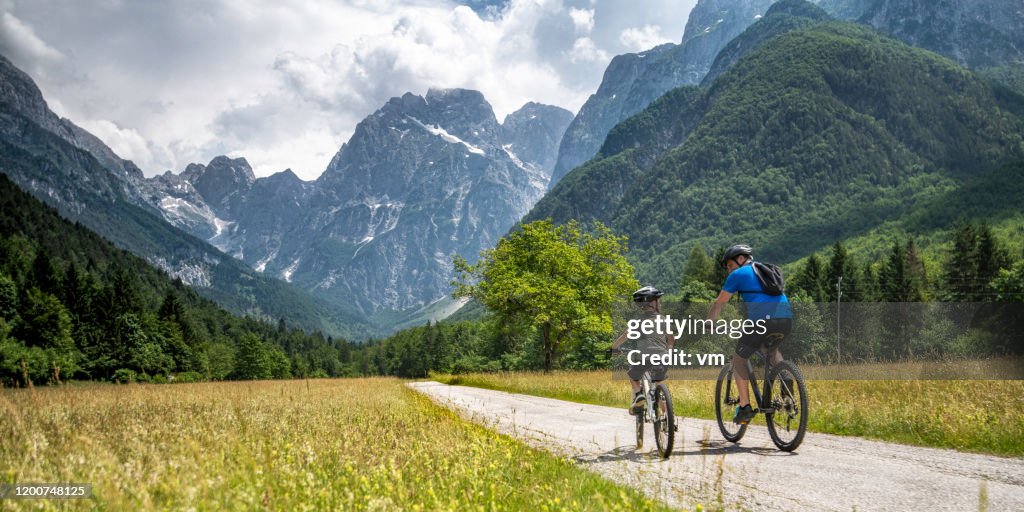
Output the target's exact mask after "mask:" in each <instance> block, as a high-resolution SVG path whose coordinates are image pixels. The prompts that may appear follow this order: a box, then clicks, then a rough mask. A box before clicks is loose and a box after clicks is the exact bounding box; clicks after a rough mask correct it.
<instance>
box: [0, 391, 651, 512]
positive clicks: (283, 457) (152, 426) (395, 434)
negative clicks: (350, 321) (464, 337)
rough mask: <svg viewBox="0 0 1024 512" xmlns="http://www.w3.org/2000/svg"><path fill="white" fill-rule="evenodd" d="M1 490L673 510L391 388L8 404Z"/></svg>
mask: <svg viewBox="0 0 1024 512" xmlns="http://www.w3.org/2000/svg"><path fill="white" fill-rule="evenodd" d="M0 478H2V479H3V481H5V482H12V483H13V482H78V483H92V485H93V496H94V498H93V499H92V500H72V501H64V502H44V501H33V502H25V501H18V502H15V501H14V500H4V502H2V503H0V508H3V509H12V508H14V507H16V506H26V505H29V506H37V507H43V508H53V507H56V506H61V507H70V508H88V509H92V508H99V509H109V510H139V509H186V508H188V509H197V510H209V509H241V510H254V509H273V510H505V509H515V510H560V509H565V508H569V509H583V510H636V509H642V510H651V509H658V508H659V505H658V504H656V503H653V502H652V501H650V500H647V499H645V498H644V497H642V496H641V495H639V494H638V493H637V492H635V491H632V490H629V489H626V488H623V487H620V486H618V485H615V484H612V483H610V482H608V481H605V480H602V479H601V478H599V477H597V476H596V475H593V474H591V473H589V472H586V471H584V470H582V469H579V468H576V467H575V466H573V465H572V464H571V463H570V462H566V461H564V460H561V459H559V458H557V457H554V456H552V455H549V454H547V453H544V452H540V451H536V450H533V449H530V448H528V447H526V446H525V445H523V444H520V443H519V442H517V441H515V440H512V439H510V438H508V437H505V436H501V435H498V434H495V433H493V432H490V431H488V430H486V429H484V428H481V427H478V426H475V425H472V424H470V423H467V422H464V421H462V420H461V419H459V418H458V417H457V416H455V415H454V414H453V413H451V412H449V411H447V410H444V409H443V408H441V407H439V406H436V405H434V404H433V403H431V402H430V401H429V400H427V399H426V398H423V397H421V396H420V395H418V394H416V393H414V392H412V391H410V390H408V389H406V388H405V386H403V385H402V382H401V381H398V380H396V379H387V378H376V379H358V380H311V381H263V382H235V383H206V384H182V385H170V386H167V385H163V386H161V385H127V386H113V385H107V386H101V385H94V386H75V387H56V388H46V389H35V390H11V389H6V390H2V391H0Z"/></svg>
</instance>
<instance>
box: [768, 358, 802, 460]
mask: <svg viewBox="0 0 1024 512" xmlns="http://www.w3.org/2000/svg"><path fill="white" fill-rule="evenodd" d="M768 379H769V382H770V383H771V385H770V387H769V390H768V392H769V398H768V400H767V402H768V403H769V404H771V412H767V413H765V420H766V421H767V422H768V434H769V435H771V437H772V442H773V443H775V446H778V447H779V449H780V450H782V451H786V452H791V451H793V450H796V448H797V447H798V446H800V443H801V442H803V440H804V434H805V433H806V432H807V386H806V385H805V384H804V377H803V375H801V374H800V370H798V369H797V367H796V366H795V365H794V364H793V363H791V362H789V361H782V362H781V363H778V364H776V365H773V366H772V370H771V373H770V374H769V376H768Z"/></svg>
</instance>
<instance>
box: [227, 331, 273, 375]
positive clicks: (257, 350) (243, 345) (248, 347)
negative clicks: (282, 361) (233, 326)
mask: <svg viewBox="0 0 1024 512" xmlns="http://www.w3.org/2000/svg"><path fill="white" fill-rule="evenodd" d="M234 373H235V377H236V378H239V379H248V380H256V379H269V378H271V377H273V366H272V362H271V359H270V354H269V351H268V350H267V347H266V346H265V345H264V343H263V341H262V340H260V339H259V338H258V337H257V336H256V335H255V334H253V333H248V332H247V333H245V334H243V335H242V337H241V338H239V340H238V353H237V355H236V356H235V372H234Z"/></svg>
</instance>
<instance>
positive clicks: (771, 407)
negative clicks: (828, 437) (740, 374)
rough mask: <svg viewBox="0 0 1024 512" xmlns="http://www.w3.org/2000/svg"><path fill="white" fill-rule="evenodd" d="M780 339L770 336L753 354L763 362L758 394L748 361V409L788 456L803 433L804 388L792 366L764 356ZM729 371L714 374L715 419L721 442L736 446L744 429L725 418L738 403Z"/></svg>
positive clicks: (786, 362) (804, 424) (805, 408)
mask: <svg viewBox="0 0 1024 512" xmlns="http://www.w3.org/2000/svg"><path fill="white" fill-rule="evenodd" d="M782 339H783V337H782V335H780V334H770V335H768V340H769V341H768V344H766V345H762V346H761V350H758V351H757V352H755V353H754V354H755V355H757V356H759V357H760V358H761V359H762V360H764V380H763V388H762V390H758V387H757V375H755V374H754V367H753V365H752V364H751V362H750V360H749V359H748V360H747V375H750V387H751V389H752V390H753V394H752V395H751V405H756V406H757V411H756V412H757V413H759V414H760V413H763V414H764V418H765V421H766V422H767V423H768V434H769V435H770V436H771V438H772V442H773V443H775V446H777V447H779V449H780V450H783V451H787V452H791V451H793V450H796V448H797V447H798V446H800V443H801V442H803V440H804V434H805V433H806V432H807V386H806V385H805V384H804V378H803V375H801V374H800V370H799V369H797V367H796V365H794V364H793V363H791V362H789V361H781V362H779V363H776V364H772V363H771V360H770V359H769V357H768V356H767V354H770V353H771V351H772V350H774V349H775V348H776V347H778V345H779V344H780V343H782ZM732 371H733V368H732V363H728V364H726V365H725V367H723V368H722V371H721V372H720V373H719V374H718V381H717V382H716V383H715V418H716V419H717V420H718V428H719V430H721V431H722V435H723V436H724V437H725V439H726V440H727V441H729V442H732V443H738V442H739V441H740V439H742V438H743V434H745V433H746V432H747V425H737V424H735V423H733V422H732V418H731V417H729V416H728V415H731V414H732V413H733V410H734V408H735V407H736V404H738V403H739V393H738V392H737V389H736V382H735V380H733V375H732ZM723 409H724V412H723ZM723 415H726V416H724V417H723Z"/></svg>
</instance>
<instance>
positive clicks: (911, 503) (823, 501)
mask: <svg viewBox="0 0 1024 512" xmlns="http://www.w3.org/2000/svg"><path fill="white" fill-rule="evenodd" d="M623 385H625V384H623ZM409 386H410V387H412V388H413V389H415V390H417V391H419V392H420V393H423V394H424V395H426V396H428V397H430V398H431V399H433V400H434V401H436V402H438V403H440V404H443V405H445V406H447V407H451V408H452V409H454V410H456V411H458V412H459V413H460V414H462V415H463V416H464V417H467V418H469V419H471V420H473V421H476V422H478V423H482V424H485V425H487V426H489V427H492V428H494V429H496V430H498V431H499V432H502V433H505V434H509V435H512V436H514V437H516V438H519V439H522V440H524V441H526V442H527V443H529V444H531V445H533V446H537V447H540V448H544V449H547V450H550V451H552V452H554V453H557V454H560V455H562V456H565V457H569V458H571V459H573V460H574V461H576V463H577V464H578V465H579V466H581V467H584V468H587V469H589V470H591V471H595V472H597V473H599V474H601V475H603V476H605V477H606V478H609V479H611V480H614V481H618V482H622V483H624V484H627V485H630V486H633V487H635V488H637V489H640V490H642V491H644V492H646V493H647V494H648V495H650V496H651V497H653V498H656V499H659V500H663V501H665V502H666V503H669V504H671V505H676V506H683V507H687V508H690V507H693V506H695V505H696V504H698V503H702V504H704V505H705V507H706V508H718V506H719V505H721V506H722V507H724V508H725V509H726V510H758V511H760V510H785V511H791V510H842V511H850V510H858V511H865V510H914V511H915V512H917V511H921V510H927V511H929V512H930V511H934V510H957V511H963V510H985V509H987V510H990V511H997V510H998V511H1002V510H1015V511H1022V510H1024V459H1021V458H1003V457H992V456H985V455H974V454H965V453H957V452H955V451H952V450H938V449H932V448H918V447H912V446H904V445H899V444H891V443H883V442H878V441H869V440H865V439H859V438H853V437H839V436H831V435H826V434H816V433H810V434H808V435H807V437H806V438H805V440H804V442H803V444H802V445H801V446H800V448H799V449H798V450H797V452H796V453H792V454H790V453H784V452H781V451H778V450H776V449H775V445H773V444H772V442H771V439H770V438H769V437H768V432H767V430H766V429H765V428H764V427H763V426H758V425H757V423H758V422H759V421H760V422H761V423H760V424H761V425H763V420H761V419H760V418H759V419H758V420H755V424H753V425H751V427H750V428H749V429H748V431H747V434H746V436H745V437H744V438H743V440H742V441H741V442H740V444H739V445H733V444H731V443H727V442H725V441H724V440H723V439H722V437H721V434H720V433H719V432H718V426H717V425H716V424H715V423H714V422H713V421H708V420H698V419H693V418H680V420H681V423H680V426H679V433H678V434H677V439H676V447H675V451H674V452H673V454H672V457H671V458H670V459H669V460H667V461H662V460H661V459H659V458H658V457H657V455H656V454H655V453H654V447H653V445H654V443H653V438H652V437H651V436H652V435H653V433H651V432H650V431H648V433H647V439H648V440H649V441H648V442H647V443H646V445H645V448H644V449H643V450H639V451H638V450H636V449H635V441H634V439H633V436H634V422H633V418H632V417H631V416H629V414H628V413H627V412H626V410H625V407H622V408H612V407H602V406H597V405H585V404H578V403H574V402H565V401H561V400H553V399H549V398H540V397H535V396H528V395H518V394H512V393H505V392H501V391H491V390H486V389H479V388H472V387H466V386H448V385H445V384H440V383H437V382H415V383H411V384H409ZM623 405H625V404H623ZM677 412H681V411H677Z"/></svg>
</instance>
